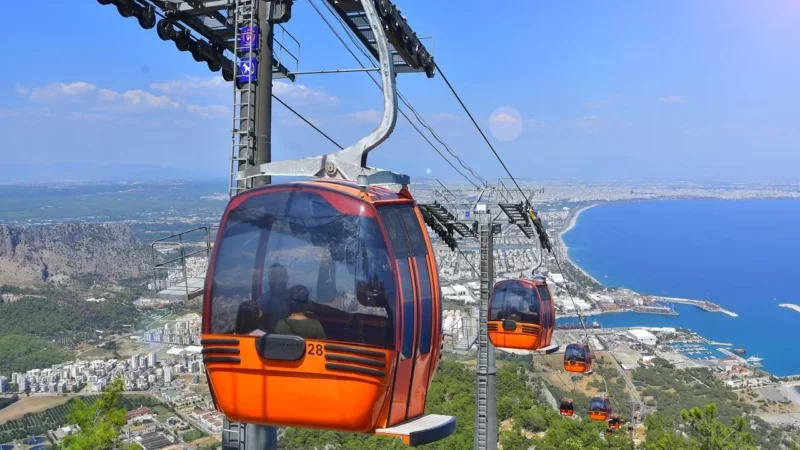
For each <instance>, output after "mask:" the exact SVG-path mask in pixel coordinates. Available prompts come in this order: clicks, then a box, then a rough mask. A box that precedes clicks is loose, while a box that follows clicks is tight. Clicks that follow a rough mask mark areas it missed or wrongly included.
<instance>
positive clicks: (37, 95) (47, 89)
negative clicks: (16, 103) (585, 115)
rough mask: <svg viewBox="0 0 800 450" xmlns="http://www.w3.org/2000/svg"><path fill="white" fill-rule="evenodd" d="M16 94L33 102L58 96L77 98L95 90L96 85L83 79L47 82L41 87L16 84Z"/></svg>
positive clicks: (53, 98)
mask: <svg viewBox="0 0 800 450" xmlns="http://www.w3.org/2000/svg"><path fill="white" fill-rule="evenodd" d="M15 90H16V92H17V94H20V95H22V96H25V97H28V98H30V99H31V100H33V101H35V102H47V101H51V100H56V99H59V98H78V97H81V96H83V95H86V94H89V93H92V92H94V91H96V90H97V86H95V85H93V84H90V83H86V82H83V81H76V82H74V83H49V84H46V85H44V86H41V87H37V88H33V89H28V88H25V87H20V86H18V87H17V88H16V89H15Z"/></svg>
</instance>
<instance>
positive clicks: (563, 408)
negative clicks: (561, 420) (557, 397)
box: [558, 398, 575, 417]
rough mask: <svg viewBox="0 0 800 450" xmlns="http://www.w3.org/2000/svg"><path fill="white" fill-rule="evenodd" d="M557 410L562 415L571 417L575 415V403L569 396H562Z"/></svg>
mask: <svg viewBox="0 0 800 450" xmlns="http://www.w3.org/2000/svg"><path fill="white" fill-rule="evenodd" d="M558 410H559V414H561V415H562V416H567V417H572V416H574V415H575V403H574V402H573V401H572V399H570V398H562V399H561V404H560V405H559V407H558Z"/></svg>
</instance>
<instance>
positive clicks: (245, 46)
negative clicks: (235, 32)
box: [239, 25, 259, 52]
mask: <svg viewBox="0 0 800 450" xmlns="http://www.w3.org/2000/svg"><path fill="white" fill-rule="evenodd" d="M258 35H259V29H258V25H256V26H252V27H251V26H246V27H242V28H241V29H239V51H240V52H249V51H254V50H258Z"/></svg>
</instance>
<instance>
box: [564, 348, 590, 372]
mask: <svg viewBox="0 0 800 450" xmlns="http://www.w3.org/2000/svg"><path fill="white" fill-rule="evenodd" d="M564 370H566V371H567V372H574V373H590V372H591V371H592V352H591V351H590V350H589V346H588V345H585V344H574V343H573V344H569V345H567V349H566V350H565V351H564Z"/></svg>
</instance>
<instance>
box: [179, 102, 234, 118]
mask: <svg viewBox="0 0 800 450" xmlns="http://www.w3.org/2000/svg"><path fill="white" fill-rule="evenodd" d="M186 110H187V111H189V112H190V113H192V114H197V115H198V116H200V117H202V118H204V119H206V118H209V117H225V116H231V117H233V112H232V109H231V108H230V107H228V106H222V105H186Z"/></svg>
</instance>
